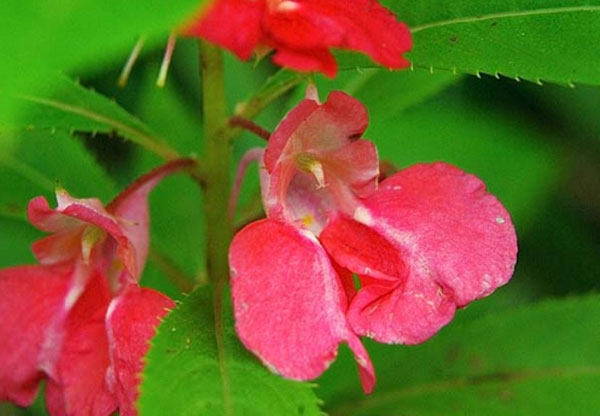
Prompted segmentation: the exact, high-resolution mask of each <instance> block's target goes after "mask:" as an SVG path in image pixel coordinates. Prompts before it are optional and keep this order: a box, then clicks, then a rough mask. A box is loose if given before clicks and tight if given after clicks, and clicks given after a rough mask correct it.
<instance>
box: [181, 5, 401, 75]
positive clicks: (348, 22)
mask: <svg viewBox="0 0 600 416" xmlns="http://www.w3.org/2000/svg"><path fill="white" fill-rule="evenodd" d="M183 33H184V34H186V35H191V36H199V37H202V38H204V39H207V40H209V41H211V42H214V43H216V44H217V45H220V46H222V47H224V48H227V49H229V50H230V51H232V52H234V53H235V54H236V55H237V56H238V57H239V58H241V59H248V58H250V56H251V54H252V52H253V51H255V50H256V49H257V48H262V49H268V48H272V49H275V54H274V55H273V61H274V62H275V63H276V64H278V65H281V66H285V67H290V68H293V69H296V70H300V71H321V72H323V73H325V74H326V75H328V76H330V77H334V76H335V74H336V71H337V64H336V62H335V59H334V57H333V55H332V54H331V52H330V48H331V47H334V48H343V49H351V50H356V51H361V52H364V53H366V54H368V55H369V56H370V57H371V58H372V59H373V60H374V61H376V62H378V63H380V64H381V65H383V66H385V67H388V68H404V67H406V66H408V65H409V63H408V61H407V60H406V59H404V58H403V56H402V54H403V53H405V52H407V51H409V50H410V48H411V38H410V32H409V30H408V29H407V27H406V26H405V25H404V24H403V23H400V22H398V21H397V20H396V17H395V16H394V15H393V14H392V13H391V12H390V11H389V10H387V9H386V8H384V7H383V6H381V5H380V4H379V3H378V2H377V1H375V0H351V1H344V0H254V1H252V0H215V2H214V4H213V5H212V6H211V8H210V9H209V10H208V11H207V12H206V13H203V14H202V15H201V16H200V17H198V18H196V19H195V20H194V21H192V22H191V23H189V24H188V25H187V26H186V28H185V29H184V30H183Z"/></svg>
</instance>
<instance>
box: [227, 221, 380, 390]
mask: <svg viewBox="0 0 600 416" xmlns="http://www.w3.org/2000/svg"><path fill="white" fill-rule="evenodd" d="M265 236H268V238H265ZM229 260H230V265H231V285H232V296H233V302H234V312H235V318H236V330H237V332H238V335H239V336H240V339H241V340H242V342H243V343H244V345H245V346H246V347H247V348H248V349H249V350H251V351H252V352H254V353H255V354H256V355H257V356H258V357H259V358H260V359H261V360H262V361H263V363H264V364H265V365H266V366H268V367H269V368H270V369H271V370H273V371H275V372H277V373H279V374H282V375H283V376H285V377H288V378H292V379H297V380H308V379H312V378H315V377H318V376H319V375H320V374H321V373H322V372H323V371H324V370H325V369H326V368H327V367H328V366H329V364H330V363H331V362H332V361H333V360H334V359H335V357H336V354H337V348H338V344H339V343H340V342H343V341H348V342H351V343H352V347H353V348H354V350H355V351H357V356H359V360H360V361H358V363H359V365H360V366H362V367H363V368H364V369H365V370H364V371H363V375H367V374H371V373H372V367H370V361H369V360H368V356H367V355H366V353H365V352H364V351H362V350H360V349H359V348H358V347H357V345H356V342H359V341H358V340H357V339H355V335H354V334H352V333H351V331H350V329H349V327H348V324H347V322H346V318H345V316H344V312H345V310H346V303H347V302H346V297H345V294H344V289H343V288H342V286H341V284H340V282H339V280H338V276H337V274H336V273H335V270H334V269H333V267H332V265H331V263H330V261H329V258H328V256H327V254H326V253H325V251H324V250H323V248H322V247H321V245H320V244H319V243H318V241H317V240H316V239H315V238H314V236H313V235H312V234H311V233H310V232H308V231H300V230H298V229H296V228H294V227H292V226H291V225H288V224H285V223H281V222H278V221H275V220H271V219H266V220H262V221H257V222H254V223H252V224H250V225H249V226H247V227H246V228H244V229H243V230H242V231H240V232H239V233H238V234H237V235H236V236H235V238H234V240H233V243H232V245H231V249H230V252H229ZM370 388H372V383H370V384H369V383H368V384H367V385H365V389H370Z"/></svg>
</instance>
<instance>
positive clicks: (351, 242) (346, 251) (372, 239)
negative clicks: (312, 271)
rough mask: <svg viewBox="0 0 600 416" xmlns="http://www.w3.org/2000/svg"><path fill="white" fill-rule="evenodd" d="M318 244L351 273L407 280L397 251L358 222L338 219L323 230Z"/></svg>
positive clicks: (377, 277) (344, 218) (393, 280)
mask: <svg viewBox="0 0 600 416" xmlns="http://www.w3.org/2000/svg"><path fill="white" fill-rule="evenodd" d="M319 241H321V244H323V247H325V250H327V253H328V254H329V255H330V256H331V257H332V258H333V259H334V260H335V262H336V263H337V264H339V265H340V266H342V267H343V268H345V269H347V270H350V271H351V272H352V273H356V274H358V275H360V276H370V277H374V278H376V279H383V280H389V281H392V282H394V283H395V284H401V283H403V282H404V280H405V279H406V277H407V274H408V273H407V268H406V265H405V264H404V262H403V261H402V258H401V252H400V251H399V250H398V248H396V247H395V246H393V245H392V244H391V243H390V242H389V241H388V240H387V239H385V238H384V237H382V236H381V235H380V234H379V233H377V232H376V231H375V230H373V229H371V228H369V227H367V226H366V225H364V224H361V223H359V222H358V221H355V220H352V219H349V218H346V217H344V216H338V217H337V218H335V219H334V220H332V221H331V222H330V223H329V225H328V226H327V227H326V228H325V229H324V230H323V232H322V233H321V235H320V236H319Z"/></svg>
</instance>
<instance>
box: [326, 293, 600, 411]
mask: <svg viewBox="0 0 600 416" xmlns="http://www.w3.org/2000/svg"><path fill="white" fill-rule="evenodd" d="M459 313H460V312H459ZM599 315H600V297H598V296H590V297H585V298H571V299H567V300H560V301H551V302H544V303H541V304H538V305H535V306H527V307H521V308H518V309H515V310H512V311H509V312H505V313H494V314H489V315H486V316H484V317H482V318H480V319H476V320H471V321H468V322H465V323H464V324H450V325H449V326H448V327H446V328H445V329H443V330H442V331H441V333H440V334H439V335H437V336H436V337H435V338H433V339H432V340H430V341H428V342H426V343H425V344H422V345H419V346H413V347H406V346H400V345H395V346H390V345H382V344H375V343H371V342H370V343H369V345H368V346H367V348H368V349H369V352H370V353H371V356H372V358H373V361H374V363H375V368H376V370H377V371H378V387H376V390H375V393H374V394H373V395H372V396H364V395H362V394H361V392H360V387H359V386H358V385H357V383H353V382H352V380H348V375H349V374H350V373H351V372H352V371H355V369H354V364H353V363H352V358H351V356H350V354H348V353H347V352H345V353H344V355H343V357H340V359H338V362H337V363H336V364H334V366H333V367H332V369H331V370H330V371H329V372H328V373H326V375H325V376H324V377H323V378H322V379H321V380H320V385H321V388H320V389H319V394H320V395H321V397H324V398H325V402H326V404H327V410H328V411H329V414H330V415H331V416H340V415H343V416H361V415H364V416H367V415H368V416H375V415H405V414H406V415H411V416H421V415H428V416H432V415H447V414H451V415H453V416H462V415H464V416H467V415H492V416H505V415H506V416H509V415H510V416H519V415H523V416H526V415H527V416H528V415H548V416H552V415H561V416H562V415H566V414H569V415H571V414H572V415H574V414H576V415H581V416H587V415H589V416H593V415H597V414H598V409H600V396H599V395H598V394H597V388H598V383H600V355H599V354H598V351H599V350H600V322H599V320H598V316H599Z"/></svg>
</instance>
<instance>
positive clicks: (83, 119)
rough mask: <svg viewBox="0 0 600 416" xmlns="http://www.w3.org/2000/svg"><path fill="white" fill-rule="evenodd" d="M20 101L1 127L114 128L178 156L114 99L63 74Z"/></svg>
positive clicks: (162, 152) (164, 154)
mask: <svg viewBox="0 0 600 416" xmlns="http://www.w3.org/2000/svg"><path fill="white" fill-rule="evenodd" d="M19 101H20V102H22V103H23V106H22V108H21V113H20V117H19V118H17V119H13V120H11V119H6V118H3V119H0V122H3V123H1V124H0V126H1V125H2V124H4V127H3V129H7V128H12V129H14V128H27V129H28V130H49V131H55V130H58V129H60V130H64V131H67V132H72V131H86V132H92V133H95V132H103V133H112V132H116V133H118V134H119V135H121V136H123V137H125V138H127V139H129V140H131V141H132V142H134V143H137V144H139V145H141V146H143V147H145V148H146V149H148V150H150V151H152V152H154V153H156V154H158V155H160V156H161V157H164V158H174V157H176V156H177V154H176V152H174V151H173V150H171V149H170V148H169V147H168V146H167V145H166V144H165V143H164V142H163V140H162V139H160V138H157V137H155V135H154V133H153V132H152V130H150V129H149V128H148V127H147V126H146V125H144V123H142V122H141V121H140V120H139V119H137V118H136V117H135V116H133V115H131V114H129V113H128V112H127V111H125V110H124V109H123V108H121V107H120V106H119V105H118V104H117V103H116V102H115V101H112V100H110V99H108V98H107V97H105V96H103V95H101V94H98V93H96V92H94V91H92V90H89V89H86V88H84V87H82V86H81V85H79V84H77V83H75V82H73V81H71V80H70V79H69V78H67V77H65V76H59V75H56V76H53V77H50V78H49V79H48V83H47V85H46V86H45V87H44V88H43V89H40V90H39V91H38V92H36V93H35V94H29V95H20V96H19Z"/></svg>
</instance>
